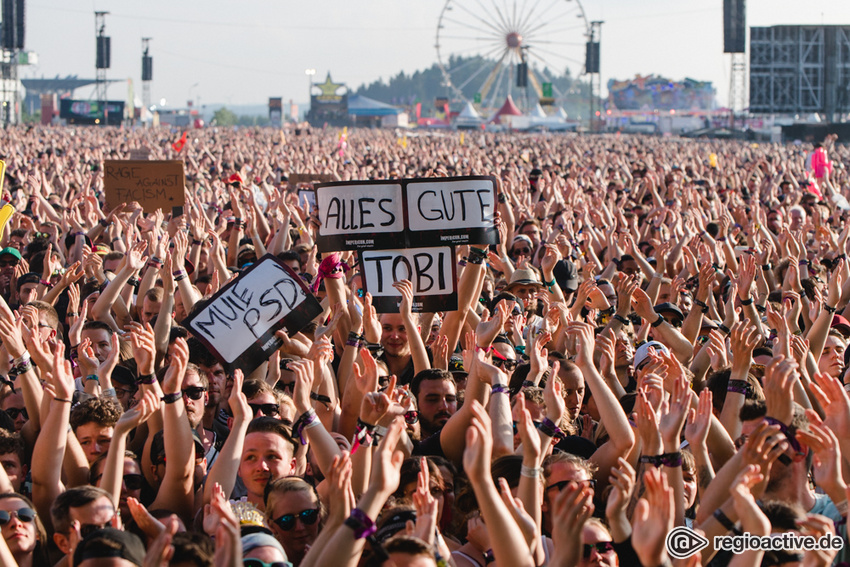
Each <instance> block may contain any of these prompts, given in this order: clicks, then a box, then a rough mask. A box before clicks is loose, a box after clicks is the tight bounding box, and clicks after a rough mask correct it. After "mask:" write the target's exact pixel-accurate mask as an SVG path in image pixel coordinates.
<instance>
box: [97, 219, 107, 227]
mask: <svg viewBox="0 0 850 567" xmlns="http://www.w3.org/2000/svg"><path fill="white" fill-rule="evenodd" d="M97 224H99V225H100V226H102V227H103V228H106V227H107V226H109V221H108V220H106V219H100V220H99V221H97Z"/></svg>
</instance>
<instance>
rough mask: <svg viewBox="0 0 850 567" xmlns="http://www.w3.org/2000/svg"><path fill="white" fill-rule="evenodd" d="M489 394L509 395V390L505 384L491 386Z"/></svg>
mask: <svg viewBox="0 0 850 567" xmlns="http://www.w3.org/2000/svg"><path fill="white" fill-rule="evenodd" d="M490 393H491V394H507V395H508V396H510V395H511V389H510V388H509V387H508V385H507V384H493V387H492V388H491V389H490Z"/></svg>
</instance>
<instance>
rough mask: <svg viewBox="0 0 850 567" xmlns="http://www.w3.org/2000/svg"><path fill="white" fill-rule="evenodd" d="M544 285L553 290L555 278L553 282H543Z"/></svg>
mask: <svg viewBox="0 0 850 567" xmlns="http://www.w3.org/2000/svg"><path fill="white" fill-rule="evenodd" d="M543 285H545V286H546V287H548V288H549V289H552V286H553V285H555V278H554V277H553V278H552V281H551V282H543Z"/></svg>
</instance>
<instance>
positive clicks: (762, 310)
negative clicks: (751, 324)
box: [756, 303, 767, 315]
mask: <svg viewBox="0 0 850 567" xmlns="http://www.w3.org/2000/svg"><path fill="white" fill-rule="evenodd" d="M756 311H758V312H759V313H761V314H762V315H764V314H765V313H767V307H765V306H764V305H759V304H758V303H756Z"/></svg>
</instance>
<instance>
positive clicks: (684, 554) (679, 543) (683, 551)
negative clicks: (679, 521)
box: [665, 526, 708, 559]
mask: <svg viewBox="0 0 850 567" xmlns="http://www.w3.org/2000/svg"><path fill="white" fill-rule="evenodd" d="M665 543H666V544H667V553H669V554H670V556H671V557H673V558H674V559H686V558H688V557H690V556H691V555H693V554H694V553H698V552H700V551H702V550H703V549H705V548H706V547H707V546H708V540H707V539H705V538H704V537H702V536H701V535H700V534H698V533H697V532H695V531H694V530H692V529H691V528H688V527H685V526H679V527H678V528H675V529H673V531H671V532H670V533H669V534H667V539H666V541H665Z"/></svg>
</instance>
